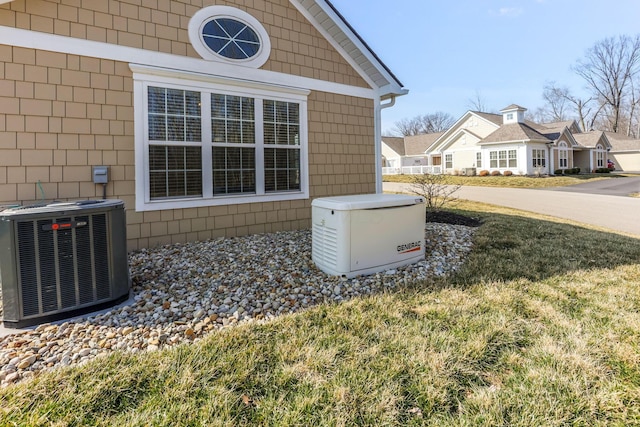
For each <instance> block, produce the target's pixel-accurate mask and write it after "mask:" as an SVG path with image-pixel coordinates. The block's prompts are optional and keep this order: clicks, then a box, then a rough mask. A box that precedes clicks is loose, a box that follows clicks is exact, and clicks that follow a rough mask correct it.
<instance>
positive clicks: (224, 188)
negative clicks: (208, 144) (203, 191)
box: [212, 147, 256, 195]
mask: <svg viewBox="0 0 640 427" xmlns="http://www.w3.org/2000/svg"><path fill="white" fill-rule="evenodd" d="M212 155H213V194H214V195H219V194H233V193H254V192H255V187H256V186H255V149H253V148H237V147H214V148H213V154H212Z"/></svg>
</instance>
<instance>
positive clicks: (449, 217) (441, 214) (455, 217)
mask: <svg viewBox="0 0 640 427" xmlns="http://www.w3.org/2000/svg"><path fill="white" fill-rule="evenodd" d="M427 222H437V223H441V224H452V225H465V226H467V227H480V226H481V225H482V221H481V220H480V219H478V218H473V217H470V216H466V215H461V214H457V213H454V212H449V211H444V210H437V211H427Z"/></svg>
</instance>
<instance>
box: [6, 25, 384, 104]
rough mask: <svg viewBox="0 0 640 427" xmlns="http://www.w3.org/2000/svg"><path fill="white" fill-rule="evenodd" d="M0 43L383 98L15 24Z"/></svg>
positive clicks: (335, 85)
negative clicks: (20, 27) (35, 29)
mask: <svg viewBox="0 0 640 427" xmlns="http://www.w3.org/2000/svg"><path fill="white" fill-rule="evenodd" d="M0 44H4V45H8V46H16V47H23V48H27V49H38V50H45V51H50V52H58V53H66V54H71V55H79V56H87V57H92V58H100V59H110V60H113V61H119V62H125V63H129V64H140V65H146V66H151V67H158V68H167V69H171V70H177V69H179V70H182V71H187V72H192V73H198V74H203V75H215V76H220V77H224V78H230V79H235V80H238V81H245V82H247V83H248V82H261V83H262V84H271V85H273V86H274V87H275V86H282V87H291V88H298V89H308V90H316V91H320V92H329V93H336V94H340V95H347V96H354V97H358V98H367V99H374V100H377V99H379V97H378V95H377V93H376V91H375V90H373V89H368V88H362V87H358V86H350V85H345V84H341V83H333V82H327V81H324V80H317V79H312V78H308V77H301V76H294V75H290V74H284V73H278V72H275V71H268V70H261V69H254V68H248V67H243V66H239V65H233V64H226V63H221V62H212V61H206V60H203V59H198V58H191V57H185V56H178V55H172V54H169V53H163V52H156V51H150V50H145V49H139V48H134V47H128V46H118V45H113V44H109V43H103V42H97V41H92V40H84V39H76V38H72V37H66V36H59V35H55V34H47V33H41V32H37V31H30V30H23V29H19V28H13V27H5V26H0Z"/></svg>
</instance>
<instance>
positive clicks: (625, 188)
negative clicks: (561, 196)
mask: <svg viewBox="0 0 640 427" xmlns="http://www.w3.org/2000/svg"><path fill="white" fill-rule="evenodd" d="M547 190H553V191H568V192H570V193H588V194H605V195H609V196H623V197H627V196H629V194H633V193H640V177H624V178H612V179H603V180H601V181H592V182H586V183H584V184H576V185H571V186H569V187H555V188H547Z"/></svg>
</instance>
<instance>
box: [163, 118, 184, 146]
mask: <svg viewBox="0 0 640 427" xmlns="http://www.w3.org/2000/svg"><path fill="white" fill-rule="evenodd" d="M167 136H168V140H169V141H184V140H185V134H184V118H183V117H171V116H169V117H167Z"/></svg>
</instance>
